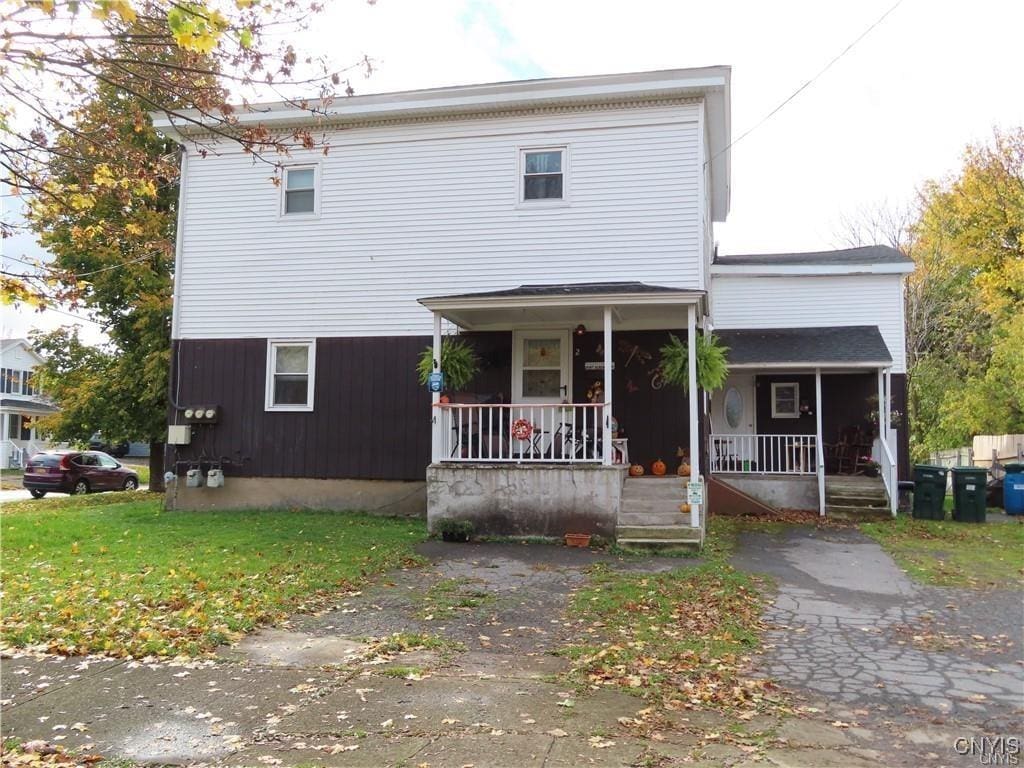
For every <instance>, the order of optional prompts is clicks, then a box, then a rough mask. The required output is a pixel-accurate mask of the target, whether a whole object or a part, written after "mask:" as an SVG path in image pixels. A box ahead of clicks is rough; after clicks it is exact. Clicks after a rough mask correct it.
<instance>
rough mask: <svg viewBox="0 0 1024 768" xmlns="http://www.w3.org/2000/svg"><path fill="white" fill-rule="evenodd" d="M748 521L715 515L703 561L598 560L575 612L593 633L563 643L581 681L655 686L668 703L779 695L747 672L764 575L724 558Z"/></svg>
mask: <svg viewBox="0 0 1024 768" xmlns="http://www.w3.org/2000/svg"><path fill="white" fill-rule="evenodd" d="M741 525H742V524H741V523H740V522H739V521H736V520H732V519H723V518H716V519H713V520H712V523H711V527H710V530H709V533H708V539H707V545H706V547H705V550H704V558H705V561H704V562H703V563H701V564H699V565H689V566H684V567H680V568H679V569H676V570H673V571H669V572H666V573H659V574H630V573H622V572H616V571H613V570H611V569H608V568H603V567H595V568H593V569H592V571H591V575H590V581H589V583H588V585H587V586H586V587H585V588H583V589H581V590H579V591H578V592H577V593H576V595H575V596H574V599H573V602H572V605H571V609H570V614H571V615H572V616H574V617H576V618H583V619H584V620H585V621H586V622H587V624H588V630H587V636H586V637H585V638H582V639H581V641H580V642H579V643H576V644H573V645H572V646H570V647H568V648H567V649H565V650H564V654H565V655H567V656H569V657H570V658H572V659H573V671H572V677H573V678H575V679H576V680H577V681H578V682H579V683H580V684H586V685H614V686H618V687H624V688H627V689H632V690H634V691H637V692H640V691H643V692H644V693H645V695H648V696H651V695H653V696H655V697H656V698H657V699H658V701H659V703H662V704H664V705H665V706H667V707H668V708H669V709H683V708H686V709H688V708H692V707H710V708H725V709H732V708H738V709H741V710H745V711H746V712H747V713H749V715H752V713H753V712H755V711H757V710H758V709H760V708H762V707H763V706H764V705H766V704H768V703H770V702H774V701H776V700H777V692H776V691H775V689H774V687H773V686H772V684H771V683H770V682H769V681H766V680H761V679H754V678H752V677H749V676H747V675H746V674H745V673H744V670H745V668H746V667H747V666H748V665H749V662H750V654H751V653H753V652H754V651H756V650H757V648H758V647H759V644H760V640H759V635H760V631H761V629H762V624H761V613H762V610H763V607H764V597H763V591H764V590H765V588H766V587H767V585H766V584H765V582H764V581H763V580H762V579H759V578H757V577H754V576H751V575H749V574H746V573H742V572H740V571H737V570H736V569H734V568H733V567H732V566H730V565H729V563H728V555H729V553H730V551H731V549H732V546H733V542H734V539H735V534H736V532H737V530H738V528H739V527H740V526H741Z"/></svg>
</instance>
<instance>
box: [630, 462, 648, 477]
mask: <svg viewBox="0 0 1024 768" xmlns="http://www.w3.org/2000/svg"><path fill="white" fill-rule="evenodd" d="M643 473H644V465H643V464H633V465H632V466H630V468H629V476H630V477H640V476H641V475H643Z"/></svg>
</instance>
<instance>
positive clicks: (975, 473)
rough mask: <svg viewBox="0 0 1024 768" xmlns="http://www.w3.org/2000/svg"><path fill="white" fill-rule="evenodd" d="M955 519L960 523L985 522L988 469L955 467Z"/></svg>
mask: <svg viewBox="0 0 1024 768" xmlns="http://www.w3.org/2000/svg"><path fill="white" fill-rule="evenodd" d="M952 472H953V519H954V520H956V521H957V522H958V523H984V522H985V495H986V491H987V490H988V488H987V487H986V484H987V482H988V470H986V469H985V468H984V467H953V469H952Z"/></svg>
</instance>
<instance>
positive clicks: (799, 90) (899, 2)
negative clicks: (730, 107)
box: [704, 0, 903, 165]
mask: <svg viewBox="0 0 1024 768" xmlns="http://www.w3.org/2000/svg"><path fill="white" fill-rule="evenodd" d="M902 4H903V0H896V2H895V3H894V4H893V6H892V7H891V8H889V10H887V11H886V12H885V13H883V14H882V15H881V16H879V17H878V19H877V20H876V21H875V23H874V24H872V25H871V26H870V27H868V28H867V29H865V30H864V31H863V32H861V33H860V35H859V36H858V37H857V38H856V39H855V40H854V41H853V42H852V43H850V44H849V45H848V46H846V47H845V48H844V49H843V50H842V51H840V52H839V54H838V55H837V56H836V57H835V58H833V59H832V60H831V61H830V62H829V63H828V64H826V65H825V66H824V67H822V69H821V71H820V72H818V74H816V75H815V76H814V77H812V78H811V79H810V80H808V81H807V82H806V83H804V84H803V85H801V86H800V87H799V88H797V89H796V90H795V91H793V93H791V94H790V95H789V96H788V97H786V98H785V99H784V100H783V101H782V102H781V103H780V104H779V105H778V106H777V107H775V109H773V110H772V111H771V112H769V113H768V114H767V115H765V116H764V117H762V118H761V119H760V120H759V121H758V122H757V123H756V124H755V125H754V126H753V127H751V128H749V129H748V130H746V131H744V132H743V133H741V134H740V135H739V136H737V137H736V138H735V139H733V140H732V141H730V142H729V144H728V145H727V146H726V147H725V148H724V149H720V150H719V151H718V152H717V153H715V155H714V156H713V157H711V159H709V160H707V161H705V163H704V165H707V164H708V163H710V162H713V161H714V160H716V159H717V158H718V157H719V156H721V155H723V154H724V153H726V152H728V151H729V150H730V149H732V148H733V147H734V146H735V145H736V144H739V143H740V142H741V141H743V139H745V138H747V136H749V135H750V134H752V133H753V132H754V131H756V130H757V129H758V128H760V127H761V126H762V125H764V124H765V123H767V122H768V121H769V120H771V119H772V117H774V116H775V114H776V113H777V112H778V111H779V110H781V109H782V108H783V107H784V106H786V105H787V104H789V102H791V101H792V100H793V99H795V98H796V97H797V96H799V95H800V94H801V93H802V92H803V91H804V90H805V89H807V88H808V87H810V86H811V85H812V84H813V83H814V82H815V81H816V80H817V79H818V78H819V77H821V76H822V75H824V74H825V73H826V72H828V71H829V70H830V69H831V68H832V65H833V64H835V63H836V62H837V61H839V60H840V59H841V58H843V56H845V55H846V54H847V53H849V52H850V50H851V49H852V48H853V47H854V46H855V45H857V43H859V42H860V41H861V40H863V39H864V38H865V37H867V36H868V34H870V32H871V31H872V30H873V29H874V28H875V27H877V26H878V25H879V24H881V23H882V22H883V21H885V19H886V17H887V16H888V15H889V14H890V13H892V12H893V11H895V10H896V9H897V8H899V7H900V6H901V5H902Z"/></svg>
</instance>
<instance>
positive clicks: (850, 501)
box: [825, 491, 889, 507]
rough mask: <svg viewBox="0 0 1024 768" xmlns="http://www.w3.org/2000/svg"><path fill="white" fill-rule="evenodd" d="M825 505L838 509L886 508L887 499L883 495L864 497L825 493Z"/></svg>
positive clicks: (860, 495) (862, 495) (887, 504)
mask: <svg viewBox="0 0 1024 768" xmlns="http://www.w3.org/2000/svg"><path fill="white" fill-rule="evenodd" d="M825 503H826V504H834V505H836V506H839V507H888V506H889V497H888V496H886V495H885V494H884V493H882V494H877V495H871V496H866V495H864V494H856V495H854V494H850V495H846V494H837V493H829V492H828V491H825Z"/></svg>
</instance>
